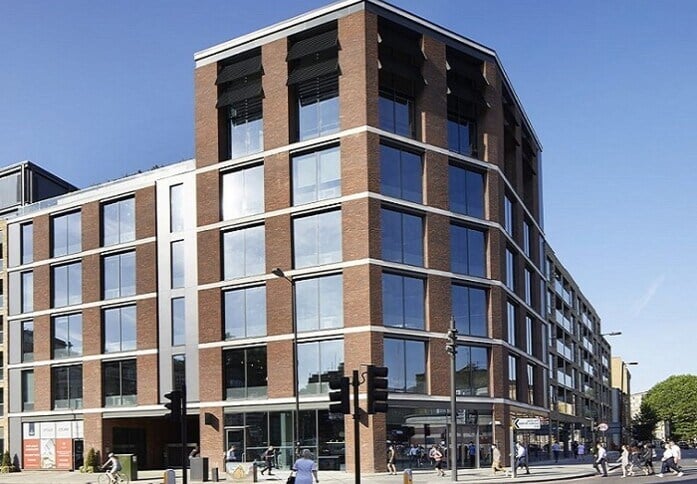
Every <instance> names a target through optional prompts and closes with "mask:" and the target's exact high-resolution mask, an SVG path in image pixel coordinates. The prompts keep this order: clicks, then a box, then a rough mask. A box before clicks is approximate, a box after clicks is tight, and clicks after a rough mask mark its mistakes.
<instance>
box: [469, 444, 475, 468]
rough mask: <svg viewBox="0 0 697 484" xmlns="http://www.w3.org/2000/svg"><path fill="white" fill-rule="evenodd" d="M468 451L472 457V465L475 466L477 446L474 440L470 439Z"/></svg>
mask: <svg viewBox="0 0 697 484" xmlns="http://www.w3.org/2000/svg"><path fill="white" fill-rule="evenodd" d="M467 451H468V454H469V458H470V467H472V468H474V461H475V458H476V456H477V447H475V445H474V442H472V441H470V443H469V445H468V446H467Z"/></svg>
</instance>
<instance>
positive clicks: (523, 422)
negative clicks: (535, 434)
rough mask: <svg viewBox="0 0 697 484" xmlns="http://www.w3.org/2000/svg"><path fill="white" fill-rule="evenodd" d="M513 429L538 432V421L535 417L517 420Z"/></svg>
mask: <svg viewBox="0 0 697 484" xmlns="http://www.w3.org/2000/svg"><path fill="white" fill-rule="evenodd" d="M513 427H515V428H516V429H518V430H540V419H539V418H537V417H528V418H517V419H515V420H514V421H513Z"/></svg>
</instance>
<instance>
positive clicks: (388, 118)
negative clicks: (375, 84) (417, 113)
mask: <svg viewBox="0 0 697 484" xmlns="http://www.w3.org/2000/svg"><path fill="white" fill-rule="evenodd" d="M378 114H379V117H380V119H379V122H380V128H381V129H384V130H385V131H389V132H390V133H395V134H398V135H401V136H407V137H409V138H413V137H414V136H415V135H416V130H415V129H414V128H415V126H414V99H413V98H412V97H410V96H405V95H403V94H400V93H398V92H397V91H396V90H394V89H392V88H389V87H381V89H380V97H379V98H378Z"/></svg>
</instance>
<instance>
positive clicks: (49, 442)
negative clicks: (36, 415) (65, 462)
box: [39, 422, 56, 469]
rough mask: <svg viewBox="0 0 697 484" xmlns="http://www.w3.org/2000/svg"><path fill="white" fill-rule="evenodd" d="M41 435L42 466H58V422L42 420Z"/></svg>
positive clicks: (47, 467) (50, 467)
mask: <svg viewBox="0 0 697 484" xmlns="http://www.w3.org/2000/svg"><path fill="white" fill-rule="evenodd" d="M39 429H40V430H39V433H40V435H41V468H42V469H55V468H56V424H55V422H41V423H40V424H39Z"/></svg>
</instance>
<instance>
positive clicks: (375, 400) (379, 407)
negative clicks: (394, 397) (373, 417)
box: [367, 365, 387, 414]
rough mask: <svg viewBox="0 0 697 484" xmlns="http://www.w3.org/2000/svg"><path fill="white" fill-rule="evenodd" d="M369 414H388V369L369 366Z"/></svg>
mask: <svg viewBox="0 0 697 484" xmlns="http://www.w3.org/2000/svg"><path fill="white" fill-rule="evenodd" d="M367 380H368V413H370V414H374V413H386V412H387V368H386V367H384V366H374V365H368V378H367Z"/></svg>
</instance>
